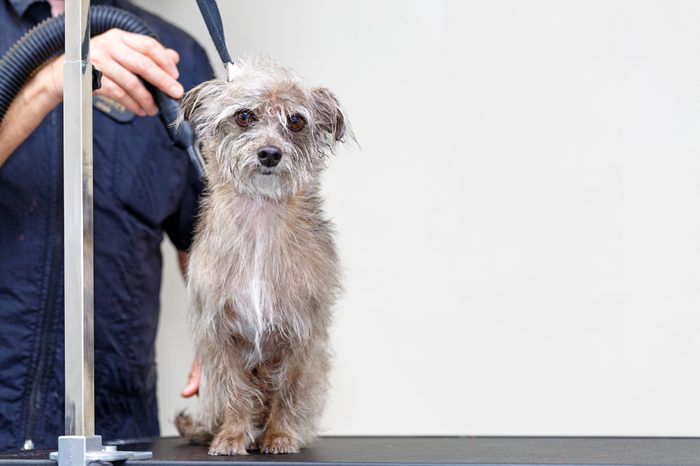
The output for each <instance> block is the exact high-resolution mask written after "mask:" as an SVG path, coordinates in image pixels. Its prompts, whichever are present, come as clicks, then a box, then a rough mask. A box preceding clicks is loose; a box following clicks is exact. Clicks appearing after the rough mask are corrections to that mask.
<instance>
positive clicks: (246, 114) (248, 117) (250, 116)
mask: <svg viewBox="0 0 700 466" xmlns="http://www.w3.org/2000/svg"><path fill="white" fill-rule="evenodd" d="M233 118H234V119H235V120H236V124H237V125H238V126H240V127H241V128H247V127H248V126H250V125H251V123H253V122H254V121H255V120H257V118H255V113H253V112H251V111H250V110H239V111H237V112H236V114H235V115H234V116H233Z"/></svg>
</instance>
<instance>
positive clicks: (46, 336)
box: [24, 110, 63, 450]
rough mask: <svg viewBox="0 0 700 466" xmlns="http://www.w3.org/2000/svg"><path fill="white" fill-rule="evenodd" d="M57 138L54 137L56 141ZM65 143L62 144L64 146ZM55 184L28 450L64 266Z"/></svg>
mask: <svg viewBox="0 0 700 466" xmlns="http://www.w3.org/2000/svg"><path fill="white" fill-rule="evenodd" d="M50 118H51V130H52V133H54V134H55V133H57V132H58V131H57V128H58V123H59V122H58V121H57V119H58V117H57V111H56V110H54V111H53V112H51V114H50ZM55 140H56V139H54V141H55ZM61 147H62V146H61ZM54 160H58V166H57V169H56V172H57V173H56V180H58V178H60V176H61V169H60V164H61V163H62V161H63V158H62V157H57V158H54ZM54 186H55V188H54V190H55V191H54V196H53V197H54V207H55V208H54V211H55V216H54V219H53V225H52V226H51V231H53V232H54V234H55V239H54V242H53V243H54V244H53V250H52V252H51V263H50V264H49V270H50V272H49V283H48V290H47V300H46V308H45V309H44V316H43V319H42V322H41V340H40V343H39V359H38V360H37V367H36V372H35V376H34V381H33V382H32V391H31V394H30V395H29V409H28V412H27V427H26V430H25V435H24V438H25V441H24V449H25V450H33V449H34V444H35V442H34V441H33V440H32V437H33V436H35V435H36V434H38V432H36V431H35V429H36V425H37V420H38V417H39V414H40V412H41V410H42V405H43V403H44V395H45V394H44V391H43V390H42V388H43V387H44V385H45V384H44V379H45V377H46V371H47V368H48V365H49V364H48V359H49V355H50V353H51V348H50V344H51V339H52V338H51V337H52V333H53V332H52V330H53V328H52V327H53V326H52V325H51V324H52V321H53V320H54V317H55V313H56V301H57V298H58V285H59V283H58V281H59V274H60V272H61V267H62V265H63V264H60V263H59V262H60V261H61V253H62V249H63V248H62V239H63V209H62V205H63V203H62V201H61V198H62V196H61V195H60V193H59V191H60V187H61V186H62V183H59V182H58V181H56V183H55V185H54Z"/></svg>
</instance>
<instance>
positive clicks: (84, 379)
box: [63, 0, 95, 436]
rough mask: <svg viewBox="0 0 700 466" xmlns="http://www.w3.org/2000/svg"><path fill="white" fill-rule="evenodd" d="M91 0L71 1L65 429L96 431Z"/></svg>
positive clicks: (65, 178)
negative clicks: (89, 17)
mask: <svg viewBox="0 0 700 466" xmlns="http://www.w3.org/2000/svg"><path fill="white" fill-rule="evenodd" d="M89 8H90V2H89V0H69V1H67V2H66V55H65V65H64V81H65V84H64V91H63V95H64V130H63V134H64V150H63V203H64V207H63V209H64V248H65V249H64V266H65V314H64V315H65V345H66V346H65V348H66V349H65V358H66V360H65V364H66V412H65V421H66V434H67V435H77V436H90V435H94V434H95V419H94V412H95V400H94V386H93V385H94V384H93V353H94V351H93V349H94V348H93V346H94V345H93V312H94V307H93V218H92V215H93V210H92V201H93V200H92V66H91V65H90V62H89V47H90V40H89V39H90V30H89V27H90V25H89V22H88V15H89V13H88V12H89Z"/></svg>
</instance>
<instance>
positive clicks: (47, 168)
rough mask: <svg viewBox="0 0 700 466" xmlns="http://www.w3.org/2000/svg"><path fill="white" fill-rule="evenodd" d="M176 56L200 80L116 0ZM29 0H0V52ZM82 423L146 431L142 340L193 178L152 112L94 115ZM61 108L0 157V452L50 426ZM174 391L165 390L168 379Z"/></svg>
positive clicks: (42, 6)
mask: <svg viewBox="0 0 700 466" xmlns="http://www.w3.org/2000/svg"><path fill="white" fill-rule="evenodd" d="M92 3H93V4H108V5H113V6H116V7H120V8H123V9H126V10H128V11H131V12H132V13H135V14H136V15H137V16H139V17H141V18H142V19H143V20H144V21H145V22H146V23H148V25H149V26H150V27H151V28H152V29H153V31H154V32H155V33H156V35H157V36H158V38H159V40H160V41H161V42H162V43H163V44H164V45H165V46H166V47H170V48H173V49H175V50H177V51H178V52H179V53H180V64H179V66H178V68H179V71H180V81H181V83H182V84H183V86H184V87H185V89H186V90H187V89H189V88H191V87H192V86H194V85H196V84H198V83H200V82H202V81H204V80H207V79H210V78H211V77H212V70H211V67H210V65H209V63H208V61H207V58H206V54H205V52H204V50H203V49H202V48H201V47H200V46H199V45H198V44H197V43H196V42H195V41H194V40H193V39H192V38H190V37H189V36H187V35H186V34H185V33H183V32H182V31H180V30H178V29H176V28H175V27H173V26H171V25H169V24H167V23H165V22H164V21H163V20H161V19H159V18H158V17H156V16H154V15H152V14H149V13H146V12H144V11H143V10H140V9H138V8H136V7H134V6H133V5H130V4H128V3H127V2H125V1H120V0H115V1H93V2H92ZM48 16H50V9H49V5H48V3H45V2H43V1H37V0H34V1H26V0H24V1H21V0H12V1H8V0H0V51H4V50H7V49H8V48H9V47H10V45H11V44H12V43H14V41H15V40H17V38H19V37H20V36H21V35H22V34H23V33H24V32H26V31H27V30H28V29H30V28H31V27H32V26H33V25H34V24H36V23H37V22H38V21H40V20H41V19H44V18H46V17H48ZM93 124H94V130H93V131H94V222H95V229H94V231H95V247H94V248H95V249H94V251H95V417H96V421H95V430H96V433H98V434H101V435H102V436H103V438H104V439H105V440H117V439H143V438H147V437H153V436H157V435H158V434H159V427H158V408H157V403H156V367H155V354H154V352H155V351H154V340H155V336H156V328H157V325H158V312H159V290H160V281H161V265H162V264H161V254H160V245H161V241H162V239H163V233H164V232H166V233H167V234H168V236H169V237H170V239H171V240H172V241H173V243H174V244H175V246H176V247H177V248H178V249H180V250H187V249H188V247H189V246H190V242H191V240H192V232H193V222H194V217H195V215H196V208H197V202H198V197H199V194H200V192H201V184H200V183H199V181H198V180H197V178H196V176H195V174H194V171H193V169H192V167H191V166H190V162H189V160H188V158H187V156H186V154H185V153H184V152H182V151H180V150H178V149H177V148H175V147H174V146H173V144H172V143H171V142H170V140H169V138H168V135H167V132H166V130H165V129H164V128H163V126H162V124H161V122H160V120H159V119H158V117H147V118H140V117H135V118H134V119H133V120H131V121H129V122H126V123H120V122H118V121H116V120H114V119H112V118H110V117H109V116H107V115H106V114H105V113H104V112H102V111H100V110H95V111H94V120H93ZM62 147H63V106H62V105H60V106H58V107H57V108H56V109H54V110H53V111H52V112H51V113H50V114H49V115H48V116H47V117H46V118H45V119H44V121H43V122H42V123H41V125H40V126H39V127H38V128H37V129H36V131H34V133H33V134H32V135H31V136H30V137H29V138H28V139H27V140H26V141H25V142H24V143H23V144H22V145H21V146H20V147H19V148H18V149H17V150H16V151H15V152H14V153H13V154H12V155H11V156H10V158H9V159H8V160H7V161H6V162H5V164H4V165H3V166H2V167H0V322H1V324H0V451H2V450H10V449H19V448H22V447H23V445H25V441H26V440H31V441H32V442H31V443H33V444H34V445H35V447H37V448H40V447H55V446H56V443H57V442H56V439H57V437H58V436H59V435H63V433H64V426H63V424H64V422H63V419H64V414H63V409H64V383H63V379H64V376H63V371H64V363H63V346H64V345H63V201H62V196H63V181H62V176H63V168H62V158H63V149H62ZM173 389H175V388H173Z"/></svg>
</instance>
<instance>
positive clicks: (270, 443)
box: [260, 340, 330, 454]
mask: <svg viewBox="0 0 700 466" xmlns="http://www.w3.org/2000/svg"><path fill="white" fill-rule="evenodd" d="M284 364H285V367H284V368H283V370H281V371H276V372H275V377H276V380H272V381H271V382H272V385H273V386H277V387H279V389H278V390H276V391H274V392H273V393H271V394H270V398H269V403H270V406H269V415H268V418H267V421H266V422H265V431H264V432H263V435H262V438H261V442H260V450H261V451H262V452H264V453H273V454H277V453H297V452H298V451H299V449H300V448H301V447H303V446H304V445H305V444H306V443H307V442H309V441H311V440H312V439H313V438H314V437H315V436H316V429H317V424H318V419H319V417H320V415H321V411H322V409H323V404H324V402H325V395H326V392H327V390H328V380H327V377H328V371H329V369H330V357H329V354H328V350H327V343H326V341H325V340H323V341H320V340H319V341H316V342H314V343H310V344H309V345H308V347H306V348H304V349H303V350H301V351H300V350H298V349H297V350H295V352H294V354H293V355H290V356H289V358H288V359H287V360H286V361H285V363H284Z"/></svg>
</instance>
